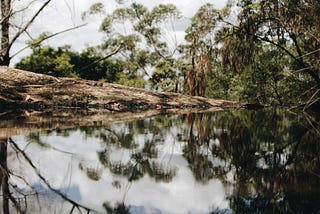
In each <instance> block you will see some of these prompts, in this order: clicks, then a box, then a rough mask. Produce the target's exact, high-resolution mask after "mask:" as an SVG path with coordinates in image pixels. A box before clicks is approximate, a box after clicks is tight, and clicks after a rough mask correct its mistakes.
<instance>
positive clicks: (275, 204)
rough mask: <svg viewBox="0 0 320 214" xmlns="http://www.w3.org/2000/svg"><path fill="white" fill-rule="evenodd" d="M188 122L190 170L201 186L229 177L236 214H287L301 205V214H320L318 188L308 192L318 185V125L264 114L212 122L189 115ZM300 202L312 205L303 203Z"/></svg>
mask: <svg viewBox="0 0 320 214" xmlns="http://www.w3.org/2000/svg"><path fill="white" fill-rule="evenodd" d="M187 121H188V124H189V125H190V128H189V134H188V136H189V137H188V139H187V140H186V141H187V144H186V146H185V148H184V157H185V158H186V159H187V161H188V163H189V167H190V169H191V170H192V172H193V173H194V176H195V178H196V179H197V180H199V181H202V182H206V181H208V179H210V178H212V177H216V178H220V179H222V180H223V181H224V183H228V179H227V174H228V173H229V174H230V172H232V173H233V175H234V179H235V181H236V183H235V186H234V187H235V190H234V191H235V192H234V194H233V196H231V197H230V202H231V206H232V208H233V210H234V211H236V213H238V212H240V213H247V212H250V211H254V212H259V210H260V211H262V212H263V210H264V209H263V206H266V207H269V208H274V209H275V210H276V211H277V212H281V209H284V210H286V211H289V209H292V208H294V207H296V206H297V204H299V205H301V204H303V205H304V208H302V209H300V210H302V211H303V210H304V209H306V207H307V208H309V207H310V209H312V208H314V209H318V210H320V205H318V203H316V201H315V200H313V199H314V198H315V197H313V195H317V194H319V191H318V188H310V186H311V187H319V185H320V179H319V175H320V155H319V154H320V153H319V152H320V144H319V130H320V126H319V123H317V122H315V121H319V120H316V119H311V120H310V121H311V122H308V123H306V120H305V117H303V116H299V115H295V114H289V113H285V112H282V111H279V110H277V109H266V110H263V111H257V112H254V111H235V112H233V111H230V112H220V113H213V114H211V115H210V118H205V117H204V116H203V115H202V114H192V115H189V116H188V117H187ZM203 133H205V135H204V134H203ZM214 142H218V143H214ZM214 160H219V161H218V162H215V161H214ZM296 191H298V192H296ZM298 194H300V197H298ZM304 197H306V198H309V197H310V202H308V203H306V202H303V201H301V199H303V198H304ZM298 199H300V201H298ZM308 200H309V199H308ZM250 209H252V210H250Z"/></svg>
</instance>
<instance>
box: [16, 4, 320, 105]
mask: <svg viewBox="0 0 320 214" xmlns="http://www.w3.org/2000/svg"><path fill="white" fill-rule="evenodd" d="M319 9H320V3H319V2H318V1H315V0H295V1H289V0H272V1H265V0H258V1H253V0H238V1H229V2H228V4H227V5H226V6H225V7H224V8H223V9H221V10H218V9H216V8H214V7H213V5H211V4H206V5H203V6H202V7H201V8H200V9H199V10H198V12H197V13H196V14H195V16H194V17H193V18H192V19H191V22H190V26H189V27H188V28H187V29H186V31H185V35H186V36H185V42H184V43H183V44H182V45H179V46H176V47H174V48H172V47H171V46H170V45H169V43H168V41H167V40H166V39H165V34H166V29H167V28H166V24H168V23H171V22H174V21H176V20H178V19H179V17H180V14H179V11H178V10H177V8H176V7H175V6H174V5H171V4H168V5H158V6H157V7H155V8H153V9H151V10H150V9H148V8H147V7H145V6H143V5H140V4H136V3H133V4H131V5H129V6H125V4H124V6H123V7H120V8H119V9H117V10H115V11H113V12H112V13H106V11H105V9H104V7H103V4H101V3H97V4H94V5H92V7H91V8H90V10H89V11H88V12H86V13H84V16H83V17H84V18H85V17H88V16H90V15H91V16H92V15H95V14H100V15H102V14H104V17H105V18H104V20H103V21H102V24H101V28H100V30H101V31H102V32H103V33H105V40H104V41H102V43H101V45H99V46H97V47H89V48H87V49H86V50H83V51H82V52H81V53H78V52H75V51H72V49H71V47H69V46H65V47H58V48H53V47H46V46H41V45H39V44H38V43H36V42H34V41H30V42H31V44H36V45H33V46H32V54H31V55H29V56H27V57H25V58H23V59H22V60H21V62H19V63H18V64H17V65H16V66H17V67H18V68H22V69H27V70H32V71H35V72H39V73H48V74H51V75H54V76H76V77H81V78H86V79H93V80H101V81H107V82H117V83H121V84H125V85H131V86H136V87H151V88H153V89H155V90H159V89H160V90H165V91H176V92H180V93H187V94H190V95H198V96H206V97H213V98H224V99H233V100H244V101H249V102H258V103H261V104H274V105H292V104H305V103H307V104H312V103H314V102H317V101H318V100H319V90H320V76H319V75H320V66H319V65H320V58H319V57H320V55H319V51H320V29H319V28H318V26H319V24H320V14H319V13H318V11H319ZM105 14H107V15H105ZM123 29H125V30H123Z"/></svg>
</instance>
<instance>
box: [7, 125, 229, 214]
mask: <svg viewBox="0 0 320 214" xmlns="http://www.w3.org/2000/svg"><path fill="white" fill-rule="evenodd" d="M113 128H115V130H116V131H117V130H118V131H119V130H121V129H122V131H123V130H125V129H126V128H127V127H125V126H123V125H122V124H117V125H115V126H114V127H113ZM169 130H170V131H168V132H166V133H165V135H164V137H165V139H162V140H159V142H157V144H156V145H157V149H158V158H157V162H158V163H161V164H162V165H163V166H165V167H166V166H168V167H173V168H177V172H176V175H175V176H174V177H173V180H172V181H171V182H162V181H160V182H155V180H154V179H153V178H151V177H150V176H148V175H145V176H144V177H142V178H141V179H139V180H137V181H133V182H132V183H130V182H129V181H128V180H127V178H123V177H121V176H119V175H113V174H112V173H111V172H110V171H109V170H108V169H106V168H104V166H103V165H102V164H101V163H100V161H99V159H98V155H97V152H98V151H102V150H103V149H105V147H106V144H105V143H103V142H101V140H100V139H99V138H95V137H87V136H86V137H85V136H84V134H83V133H81V132H80V131H79V130H77V131H72V132H70V133H69V137H63V136H58V135H57V134H56V133H55V132H53V133H51V134H50V135H49V136H45V135H42V136H41V140H42V142H43V143H45V145H46V147H41V146H39V145H38V144H35V143H27V142H26V139H25V137H24V136H17V137H14V141H15V142H16V143H17V144H18V146H19V147H20V148H21V149H23V150H24V151H25V152H26V154H27V155H28V156H29V157H30V159H31V160H32V161H33V163H34V164H35V165H36V167H37V168H38V169H39V172H40V173H41V175H42V176H44V177H45V178H46V179H47V180H48V182H50V185H51V186H52V187H53V188H55V189H58V190H60V191H61V192H63V193H65V194H66V195H68V196H71V198H72V199H73V200H74V201H76V202H79V203H81V204H83V205H85V206H87V207H91V208H93V209H94V210H97V211H98V212H103V211H104V209H103V207H102V205H103V203H105V202H108V203H109V204H111V205H115V204H117V203H122V202H123V203H125V204H126V205H130V211H131V212H132V213H208V212H209V211H212V210H226V209H228V206H229V205H228V201H227V200H226V193H225V189H224V186H223V184H222V183H221V182H220V181H219V180H217V179H211V180H209V182H208V183H206V184H201V183H198V182H197V181H195V179H194V176H193V174H192V172H191V170H190V169H189V167H188V163H187V161H186V160H185V158H184V157H182V147H183V145H182V143H181V142H175V140H174V139H176V138H175V137H174V136H176V135H177V133H178V132H179V130H178V129H177V128H176V127H174V128H170V129H169ZM126 132H129V130H126ZM155 138H159V136H155ZM153 139H154V136H153V135H152V134H151V133H148V131H146V132H145V134H137V135H134V142H135V143H137V144H138V145H139V146H138V148H137V149H139V148H140V149H141V148H142V147H143V145H144V143H145V141H146V140H153ZM111 148H112V152H111V157H110V159H112V160H121V161H122V162H124V163H125V162H127V161H128V160H130V157H129V155H130V154H131V152H132V151H131V150H128V149H119V148H117V149H116V148H115V147H114V146H113V147H111ZM9 150H10V148H9ZM9 159H10V161H8V163H9V165H10V168H11V169H12V170H13V171H15V173H17V174H19V175H21V176H23V177H24V178H25V179H26V180H27V181H28V183H29V184H32V185H33V186H37V187H41V186H42V187H43V188H44V189H45V188H46V187H45V185H44V184H43V181H41V180H40V179H39V177H38V176H37V175H36V173H32V172H34V170H33V169H31V168H30V166H29V164H28V163H26V162H24V161H23V160H22V158H19V159H17V158H15V155H11V156H9ZM80 165H81V166H84V167H86V168H90V169H95V170H96V171H98V172H101V175H100V179H99V180H98V181H95V180H92V179H90V178H88V176H87V175H86V172H85V171H84V170H81V169H80V167H79V166H80ZM13 179H14V182H15V183H16V184H17V185H18V186H19V187H20V188H22V189H23V188H27V186H26V184H25V182H24V181H22V180H21V179H18V178H16V177H13ZM115 181H116V183H117V185H116V186H115V185H114V183H115ZM57 206H59V205H58V204H57Z"/></svg>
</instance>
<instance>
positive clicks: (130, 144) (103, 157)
mask: <svg viewBox="0 0 320 214" xmlns="http://www.w3.org/2000/svg"><path fill="white" fill-rule="evenodd" d="M157 122H159V121H154V120H140V121H137V122H134V123H129V125H130V127H129V129H130V132H129V133H121V132H120V133H116V131H111V130H110V134H111V135H113V136H115V137H113V138H115V139H117V140H116V141H112V142H110V141H105V142H106V143H107V144H106V148H105V149H104V150H103V151H100V152H98V156H99V160H100V162H101V163H102V164H103V165H104V166H105V167H107V168H109V170H110V171H111V172H112V173H113V174H116V175H121V176H124V177H126V178H127V179H128V181H135V180H138V179H140V178H142V177H144V176H145V175H146V174H148V175H149V176H150V177H151V178H154V179H155V180H156V181H164V182H169V181H171V180H172V178H173V177H174V176H175V171H176V170H175V169H173V168H171V167H167V166H164V165H163V164H161V163H159V162H158V161H157V160H156V159H157V158H158V149H157V145H158V144H159V143H161V141H160V139H163V137H161V135H163V134H164V133H165V131H164V130H161V126H159V125H162V124H158V123H157ZM146 127H148V128H147V129H146ZM121 130H127V129H121ZM146 130H147V131H148V132H147V133H145V132H146ZM139 134H143V135H144V137H143V140H144V142H143V146H142V148H138V146H139V144H138V143H134V141H135V140H134V139H135V137H134V135H139ZM126 135H129V137H126V138H123V137H121V136H126ZM148 136H149V137H148ZM150 136H151V137H150ZM148 138H150V139H148ZM106 139H112V137H109V138H106ZM112 145H115V147H116V148H115V147H112ZM115 149H126V150H129V151H130V158H129V161H126V162H125V163H123V162H122V161H113V160H111V159H110V154H112V152H114V151H115Z"/></svg>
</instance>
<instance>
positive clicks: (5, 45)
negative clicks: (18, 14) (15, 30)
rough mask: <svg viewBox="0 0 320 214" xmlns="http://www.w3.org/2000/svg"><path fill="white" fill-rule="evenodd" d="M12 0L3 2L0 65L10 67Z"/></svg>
mask: <svg viewBox="0 0 320 214" xmlns="http://www.w3.org/2000/svg"><path fill="white" fill-rule="evenodd" d="M10 13H11V0H1V54H0V65H7V66H8V65H9V64H10V56H9V29H10V22H9V19H10Z"/></svg>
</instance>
